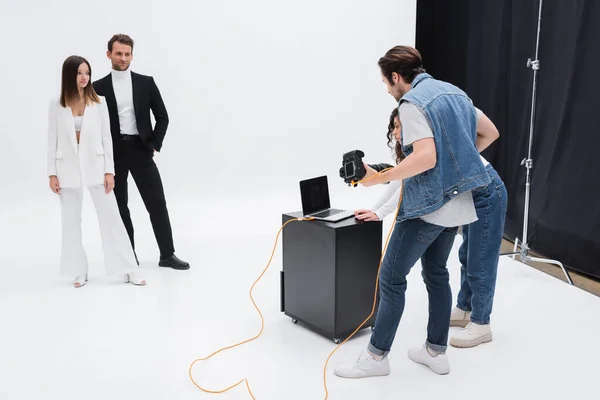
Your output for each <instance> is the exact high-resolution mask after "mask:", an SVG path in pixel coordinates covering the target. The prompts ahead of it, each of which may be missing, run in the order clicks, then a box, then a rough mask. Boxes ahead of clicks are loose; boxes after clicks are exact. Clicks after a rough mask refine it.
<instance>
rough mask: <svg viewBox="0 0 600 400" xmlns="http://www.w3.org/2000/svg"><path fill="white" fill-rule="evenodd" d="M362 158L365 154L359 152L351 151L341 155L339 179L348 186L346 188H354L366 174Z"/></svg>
mask: <svg viewBox="0 0 600 400" xmlns="http://www.w3.org/2000/svg"><path fill="white" fill-rule="evenodd" d="M364 156H365V153H363V152H362V151H360V150H352V151H349V152H348V153H345V154H344V155H343V157H342V167H341V168H340V177H341V178H342V179H343V180H344V182H345V183H347V184H348V186H351V185H354V186H355V187H356V185H358V181H360V180H361V179H362V178H364V177H365V175H366V174H367V170H366V169H365V166H364V164H363V161H362V158H363V157H364Z"/></svg>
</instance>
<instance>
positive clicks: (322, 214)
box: [312, 208, 343, 218]
mask: <svg viewBox="0 0 600 400" xmlns="http://www.w3.org/2000/svg"><path fill="white" fill-rule="evenodd" d="M342 211H343V210H337V209H335V208H330V209H329V210H325V211H321V212H320V213H317V214H312V216H313V217H317V218H325V217H330V216H332V215H335V214H339V213H341V212H342Z"/></svg>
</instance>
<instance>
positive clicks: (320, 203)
mask: <svg viewBox="0 0 600 400" xmlns="http://www.w3.org/2000/svg"><path fill="white" fill-rule="evenodd" d="M300 196H301V198H302V213H303V214H304V217H313V218H314V219H315V220H319V221H326V222H338V221H341V220H343V219H346V218H350V217H353V216H354V211H351V210H339V209H337V208H331V204H330V202H329V185H328V182H327V176H319V177H316V178H311V179H306V180H303V181H300Z"/></svg>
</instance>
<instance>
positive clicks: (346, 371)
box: [334, 349, 390, 379]
mask: <svg viewBox="0 0 600 400" xmlns="http://www.w3.org/2000/svg"><path fill="white" fill-rule="evenodd" d="M334 371H335V374H336V375H337V376H340V377H342V378H351V379H357V378H367V377H370V376H384V375H388V374H389V373H390V362H389V360H388V358H387V357H384V358H383V360H381V361H377V360H376V359H375V358H373V356H372V355H371V353H369V352H368V351H367V349H364V350H363V351H362V352H360V354H358V356H357V357H356V358H355V359H354V360H351V361H348V362H345V363H343V364H340V365H338V366H337V367H335V370H334Z"/></svg>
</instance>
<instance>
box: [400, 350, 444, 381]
mask: <svg viewBox="0 0 600 400" xmlns="http://www.w3.org/2000/svg"><path fill="white" fill-rule="evenodd" d="M408 358H410V359H411V360H413V361H414V362H416V363H418V364H423V365H425V366H427V367H429V369H431V370H432V371H433V372H435V373H436V374H440V375H445V374H447V373H449V372H450V364H448V356H447V355H446V353H444V354H438V355H437V356H435V357H434V356H432V355H431V354H429V351H427V347H426V346H425V345H423V347H413V348H412V349H410V350H408Z"/></svg>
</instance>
